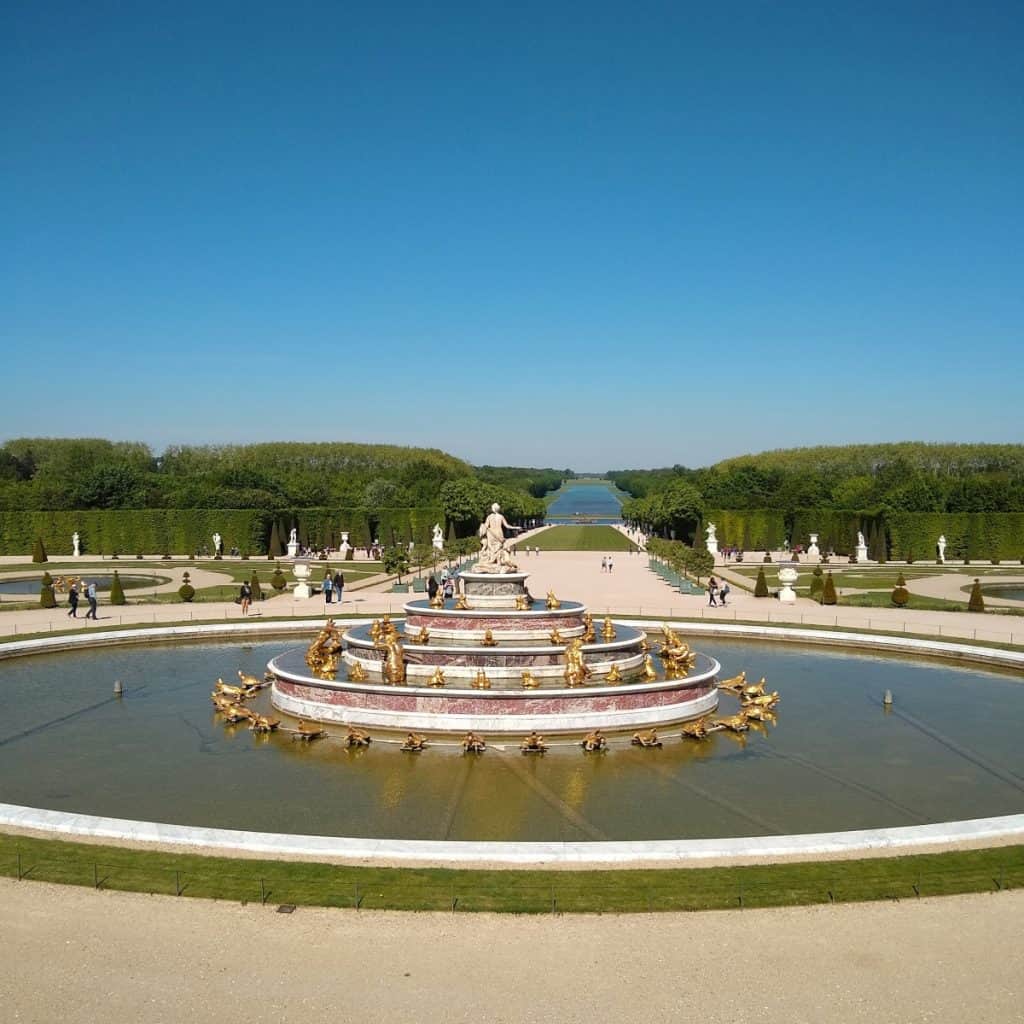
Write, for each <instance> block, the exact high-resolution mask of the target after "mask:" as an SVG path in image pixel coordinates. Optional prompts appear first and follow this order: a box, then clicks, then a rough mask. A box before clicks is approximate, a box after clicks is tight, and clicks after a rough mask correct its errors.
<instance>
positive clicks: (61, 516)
mask: <svg viewBox="0 0 1024 1024" xmlns="http://www.w3.org/2000/svg"><path fill="white" fill-rule="evenodd" d="M381 518H382V519H385V520H386V523H387V525H388V527H389V528H390V526H391V525H394V526H395V530H396V537H397V538H398V539H399V541H400V542H401V541H404V542H405V544H406V545H408V542H409V541H410V540H413V539H416V538H417V537H419V538H421V540H422V542H424V543H429V541H430V528H431V527H432V526H433V525H434V523H436V522H443V521H444V513H443V512H442V510H441V508H440V506H436V507H433V506H431V507H424V508H419V509H391V510H388V511H387V512H386V513H381ZM293 522H295V523H296V524H297V528H298V531H299V538H300V540H302V541H303V542H304V543H307V544H311V545H313V546H323V545H325V544H330V545H331V546H332V547H337V546H338V545H339V544H340V543H341V531H342V530H343V529H344V530H348V531H349V532H350V534H351V537H350V540H351V541H352V542H353V543H357V544H359V545H360V546H364V544H363V542H364V539H365V538H367V537H368V535H369V526H370V519H369V515H368V513H367V511H366V510H365V509H352V508H334V509H332V508H310V509H291V510H280V511H274V512H263V511H259V510H256V509H215V508H197V509H92V510H85V511H71V512H0V554H2V555H23V554H26V553H28V552H30V551H33V549H34V548H35V547H36V543H37V542H38V544H39V546H40V547H43V548H45V549H46V550H47V551H49V552H50V554H51V555H53V556H54V557H60V556H66V555H71V554H72V553H73V548H72V543H71V535H72V534H73V533H75V532H76V531H77V532H78V533H79V535H80V537H81V546H82V553H83V554H89V555H101V554H105V555H109V554H112V553H113V552H118V553H121V554H123V553H124V552H126V551H141V552H145V553H147V554H170V553H173V554H191V553H193V552H195V551H198V550H200V549H201V548H202V547H203V545H204V544H205V545H206V546H207V547H208V548H209V547H211V545H212V537H213V533H214V531H217V532H219V533H220V534H221V536H222V537H223V542H224V547H225V549H226V550H230V549H231V548H233V547H237V548H238V549H239V550H240V551H242V552H245V553H246V554H261V555H262V554H266V553H267V551H268V547H269V544H270V539H271V529H272V527H273V526H274V525H275V524H276V525H277V528H278V533H279V537H280V538H282V539H283V538H286V537H287V536H288V533H289V531H290V530H291V526H292V523H293ZM382 539H383V538H382ZM389 539H390V538H389Z"/></svg>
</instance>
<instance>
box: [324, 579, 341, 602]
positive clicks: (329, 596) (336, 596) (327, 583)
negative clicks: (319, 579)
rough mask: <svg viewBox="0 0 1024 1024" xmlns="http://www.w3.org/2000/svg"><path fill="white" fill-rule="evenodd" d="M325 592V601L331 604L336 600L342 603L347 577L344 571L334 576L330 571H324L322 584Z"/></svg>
mask: <svg viewBox="0 0 1024 1024" xmlns="http://www.w3.org/2000/svg"><path fill="white" fill-rule="evenodd" d="M321 589H322V590H323V592H324V603H325V604H330V603H331V602H332V601H334V602H335V603H336V604H341V602H342V599H343V598H344V596H345V577H344V575H343V574H342V573H340V572H336V573H335V574H334V575H333V576H332V575H331V574H330V572H325V573H324V582H323V584H322V585H321Z"/></svg>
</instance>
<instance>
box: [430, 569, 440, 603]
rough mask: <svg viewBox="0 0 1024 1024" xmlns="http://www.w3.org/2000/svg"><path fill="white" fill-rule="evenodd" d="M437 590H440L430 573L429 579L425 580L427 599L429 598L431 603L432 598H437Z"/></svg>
mask: <svg viewBox="0 0 1024 1024" xmlns="http://www.w3.org/2000/svg"><path fill="white" fill-rule="evenodd" d="M439 589H440V588H439V587H438V585H437V579H436V578H435V577H434V575H433V573H431V575H430V579H429V580H427V597H429V598H430V600H431V601H433V600H434V598H435V597H437V592H438V590H439Z"/></svg>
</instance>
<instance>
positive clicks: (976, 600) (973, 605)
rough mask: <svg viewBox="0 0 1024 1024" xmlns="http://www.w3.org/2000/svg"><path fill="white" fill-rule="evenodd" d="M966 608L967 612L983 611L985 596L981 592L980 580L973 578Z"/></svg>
mask: <svg viewBox="0 0 1024 1024" xmlns="http://www.w3.org/2000/svg"><path fill="white" fill-rule="evenodd" d="M967 610H968V611H969V612H983V611H984V610H985V598H984V597H983V596H982V593H981V580H975V581H974V586H973V587H971V597H970V600H969V601H968V602H967Z"/></svg>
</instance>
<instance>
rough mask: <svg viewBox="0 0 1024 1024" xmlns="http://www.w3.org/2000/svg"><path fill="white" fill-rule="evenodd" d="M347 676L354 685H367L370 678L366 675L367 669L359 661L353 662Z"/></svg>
mask: <svg viewBox="0 0 1024 1024" xmlns="http://www.w3.org/2000/svg"><path fill="white" fill-rule="evenodd" d="M347 674H348V678H349V682H352V683H365V682H366V680H367V679H368V678H369V676H367V674H366V669H365V668H363V666H362V665H360V664H359V662H358V661H353V662H351V663H350V664H349V666H348V669H347Z"/></svg>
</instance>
